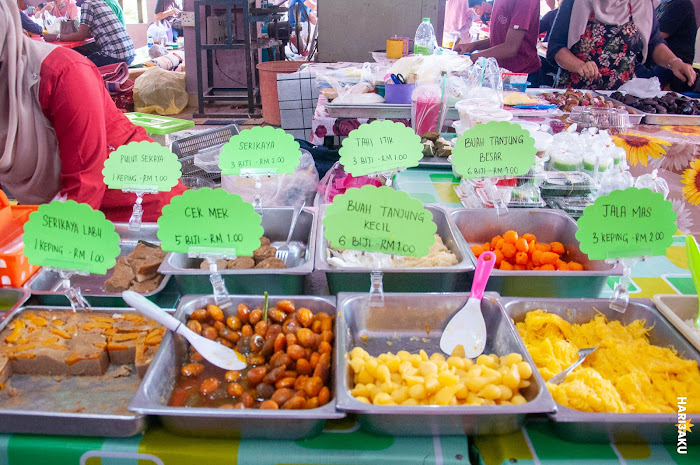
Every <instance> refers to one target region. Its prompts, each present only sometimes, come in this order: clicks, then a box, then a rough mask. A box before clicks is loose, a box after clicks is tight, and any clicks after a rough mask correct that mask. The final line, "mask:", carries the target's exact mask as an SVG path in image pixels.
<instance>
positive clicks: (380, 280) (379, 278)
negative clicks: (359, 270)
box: [369, 270, 384, 307]
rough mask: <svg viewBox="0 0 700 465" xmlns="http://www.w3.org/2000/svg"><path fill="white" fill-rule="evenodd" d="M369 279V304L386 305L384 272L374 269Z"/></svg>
mask: <svg viewBox="0 0 700 465" xmlns="http://www.w3.org/2000/svg"><path fill="white" fill-rule="evenodd" d="M369 280H370V284H369V306H370V307H384V273H383V272H381V271H380V270H372V271H371V272H370V274H369Z"/></svg>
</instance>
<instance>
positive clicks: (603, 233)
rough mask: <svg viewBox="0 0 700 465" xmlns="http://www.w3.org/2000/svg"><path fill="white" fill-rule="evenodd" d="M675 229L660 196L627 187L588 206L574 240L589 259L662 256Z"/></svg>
mask: <svg viewBox="0 0 700 465" xmlns="http://www.w3.org/2000/svg"><path fill="white" fill-rule="evenodd" d="M676 230H677V228H676V213H675V212H674V211H673V205H672V204H671V202H669V201H668V200H664V196H663V194H660V193H658V192H652V191H651V190H650V189H637V188H635V187H630V188H629V189H625V190H623V191H613V192H611V193H610V194H608V195H604V196H602V197H598V198H597V199H596V201H595V203H594V204H593V205H589V206H587V207H586V208H585V209H584V210H583V216H582V217H581V218H580V219H579V220H578V231H577V232H576V239H578V241H579V242H580V243H581V251H582V252H584V253H585V254H587V255H588V258H590V259H591V260H605V259H608V258H623V257H641V256H648V255H665V254H666V249H667V248H668V247H669V246H670V245H671V243H672V242H673V235H674V234H675V232H676Z"/></svg>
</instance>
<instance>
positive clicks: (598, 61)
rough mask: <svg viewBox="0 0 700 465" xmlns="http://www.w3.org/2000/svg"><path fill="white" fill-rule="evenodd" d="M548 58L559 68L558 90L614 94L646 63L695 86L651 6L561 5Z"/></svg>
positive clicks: (585, 1)
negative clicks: (638, 67) (581, 89)
mask: <svg viewBox="0 0 700 465" xmlns="http://www.w3.org/2000/svg"><path fill="white" fill-rule="evenodd" d="M547 58H548V59H549V60H550V61H556V62H557V63H558V64H559V66H560V67H561V73H560V76H559V82H558V87H574V88H587V89H617V88H618V87H620V85H622V84H623V83H625V82H626V81H628V80H630V79H632V78H634V77H635V67H636V66H637V65H638V64H640V63H644V62H647V61H650V62H652V63H655V64H657V65H660V66H663V67H665V68H667V69H669V70H671V71H672V72H673V74H674V75H675V76H676V77H677V78H678V79H680V80H681V81H682V82H685V83H688V85H693V83H694V82H695V71H694V70H693V68H692V66H690V65H688V64H687V63H684V62H683V60H681V59H680V58H678V57H677V56H676V55H675V54H674V53H673V52H672V51H671V50H670V49H669V48H668V46H667V45H666V43H665V42H664V40H663V38H662V37H661V35H660V33H659V26H658V22H657V20H656V17H655V15H654V9H653V7H652V2H651V0H629V1H621V0H564V1H563V2H562V4H561V6H560V7H559V13H558V14H557V17H556V19H555V20H554V26H552V30H551V32H550V35H549V45H548V48H547Z"/></svg>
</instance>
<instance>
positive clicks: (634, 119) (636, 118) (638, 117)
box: [527, 88, 645, 125]
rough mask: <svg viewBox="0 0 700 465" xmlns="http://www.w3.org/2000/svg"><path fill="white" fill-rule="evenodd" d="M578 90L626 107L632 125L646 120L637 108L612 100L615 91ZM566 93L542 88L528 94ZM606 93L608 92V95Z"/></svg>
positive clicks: (528, 91) (565, 112)
mask: <svg viewBox="0 0 700 465" xmlns="http://www.w3.org/2000/svg"><path fill="white" fill-rule="evenodd" d="M577 90H580V91H582V92H584V91H585V92H587V93H589V94H591V95H593V96H599V97H603V98H604V99H605V100H609V101H611V102H613V103H615V104H616V105H620V106H622V107H624V108H625V110H627V113H629V115H630V116H629V120H630V123H631V124H633V125H637V124H641V123H642V118H644V116H645V113H644V112H642V111H639V110H637V109H636V108H633V107H631V106H629V105H625V104H624V103H622V102H619V101H617V100H615V99H612V98H610V94H611V93H612V92H613V91H603V90H590V89H577ZM564 92H566V89H542V88H540V89H527V93H528V94H531V95H540V94H548V93H553V94H563V93H564ZM606 92H608V93H607V94H606ZM561 111H562V112H563V114H565V115H569V114H570V112H568V111H563V110H561Z"/></svg>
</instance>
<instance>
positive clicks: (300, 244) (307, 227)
mask: <svg viewBox="0 0 700 465" xmlns="http://www.w3.org/2000/svg"><path fill="white" fill-rule="evenodd" d="M262 212H263V213H262V227H263V229H264V231H265V236H267V237H268V238H269V239H270V241H272V242H271V244H272V245H273V246H279V245H281V244H282V243H283V242H284V241H286V240H287V235H288V234H289V228H290V226H291V224H292V216H293V214H294V208H292V207H270V208H263V210H262ZM315 237H316V221H315V212H314V209H312V208H304V210H303V211H302V212H301V214H300V215H299V219H298V221H297V224H296V227H295V228H294V233H293V234H292V240H291V242H290V244H289V249H290V250H289V259H288V265H290V266H289V267H288V268H286V269H269V268H253V269H247V270H228V269H227V270H221V275H222V276H223V279H224V283H225V284H226V289H227V290H228V292H229V293H230V294H262V293H263V292H264V291H267V292H268V293H270V294H273V293H274V294H303V293H304V279H305V278H306V275H307V274H309V273H311V272H312V271H313V266H314V260H313V256H314V250H315V241H314V239H315ZM200 263H201V260H200V259H196V258H189V257H188V256H187V254H183V253H169V254H168V255H167V256H166V258H165V261H163V264H162V265H161V266H160V269H159V270H158V271H160V272H161V273H163V274H165V275H173V279H174V280H175V282H176V283H177V286H178V288H179V289H180V292H181V293H182V295H186V294H203V293H209V292H211V282H210V281H209V275H210V273H209V270H202V269H200V268H199V264H200Z"/></svg>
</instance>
